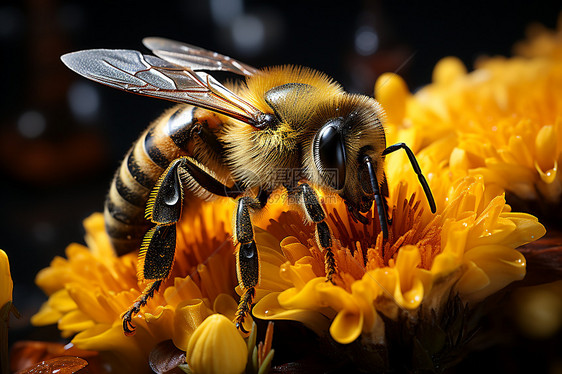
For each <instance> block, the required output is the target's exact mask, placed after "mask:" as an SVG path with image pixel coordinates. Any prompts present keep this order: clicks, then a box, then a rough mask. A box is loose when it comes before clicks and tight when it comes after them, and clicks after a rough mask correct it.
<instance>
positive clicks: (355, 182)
mask: <svg viewBox="0 0 562 374" xmlns="http://www.w3.org/2000/svg"><path fill="white" fill-rule="evenodd" d="M383 121H384V112H383V110H382V108H381V106H380V104H379V103H378V102H377V101H375V100H374V99H372V98H369V97H367V96H362V95H350V94H343V95H339V96H337V97H336V98H334V99H333V100H330V101H328V102H327V103H326V104H324V105H322V106H321V107H320V108H319V109H318V110H317V111H316V113H315V114H314V115H313V116H312V118H311V123H312V126H311V129H314V130H313V131H314V132H313V133H311V134H309V139H310V140H309V143H308V144H307V145H306V147H305V148H306V149H305V159H304V163H305V165H304V166H305V170H307V171H308V174H309V178H310V180H311V181H312V182H313V183H315V184H317V185H320V186H323V187H325V188H327V189H328V190H330V191H331V192H333V193H337V194H339V195H340V196H341V197H342V198H343V199H344V201H345V202H346V204H347V206H348V208H349V209H350V211H352V213H354V215H355V216H357V215H356V214H355V213H357V212H362V213H365V212H367V211H368V210H369V209H370V208H371V206H372V204H373V200H374V194H373V188H372V185H371V181H372V179H371V178H370V175H369V170H367V167H366V166H365V163H364V158H365V157H369V159H370V160H372V171H374V173H375V174H376V180H378V182H379V183H380V182H382V181H383V180H384V170H383V163H384V156H383V155H382V152H383V151H384V149H385V147H386V140H385V134H384V128H383Z"/></svg>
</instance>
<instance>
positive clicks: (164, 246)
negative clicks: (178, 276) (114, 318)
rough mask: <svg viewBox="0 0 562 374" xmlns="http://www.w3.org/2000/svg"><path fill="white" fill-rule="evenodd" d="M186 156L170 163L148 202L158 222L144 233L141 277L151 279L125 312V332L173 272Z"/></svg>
mask: <svg viewBox="0 0 562 374" xmlns="http://www.w3.org/2000/svg"><path fill="white" fill-rule="evenodd" d="M184 163H185V160H184V159H183V158H179V159H176V160H174V161H172V162H171V163H170V165H169V166H168V168H167V169H166V171H164V173H162V176H161V177H160V179H159V180H158V182H157V183H156V185H155V186H154V188H153V190H152V192H151V194H150V199H149V200H148V203H147V208H146V218H147V219H149V220H150V221H151V222H152V223H154V224H155V227H153V228H152V229H150V230H148V232H147V233H146V235H145V236H144V239H143V242H142V245H141V248H140V251H139V260H138V265H137V268H138V278H139V280H140V281H141V282H142V281H144V280H146V281H149V282H150V283H148V285H147V287H146V288H145V290H144V291H143V293H142V294H141V296H140V297H139V298H138V299H137V300H136V301H135V303H134V304H133V305H132V306H131V307H130V308H129V310H128V311H127V312H125V314H123V317H122V318H123V331H124V332H125V334H126V335H132V334H134V331H135V326H134V325H133V323H132V319H133V317H134V316H135V315H136V314H137V313H138V312H139V311H140V308H141V307H143V306H144V305H146V303H147V302H148V300H149V299H150V298H151V297H153V296H154V293H155V292H157V291H158V288H160V285H161V284H162V282H163V281H164V280H165V279H166V278H167V277H168V275H169V274H170V270H171V269H172V265H173V263H174V256H175V250H176V225H175V224H176V222H178V221H179V219H180V218H181V210H182V206H183V185H182V181H181V173H182V172H183V169H182V165H183V164H184Z"/></svg>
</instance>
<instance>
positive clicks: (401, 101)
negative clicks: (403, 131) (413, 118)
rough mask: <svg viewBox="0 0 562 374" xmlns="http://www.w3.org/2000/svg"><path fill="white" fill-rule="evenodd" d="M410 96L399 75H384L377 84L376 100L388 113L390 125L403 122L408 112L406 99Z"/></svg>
mask: <svg viewBox="0 0 562 374" xmlns="http://www.w3.org/2000/svg"><path fill="white" fill-rule="evenodd" d="M409 96H410V92H409V91H408V87H407V86H406V82H404V80H403V79H402V78H401V77H400V76H399V75H397V74H394V73H384V74H382V75H381V76H379V78H378V79H377V81H376V83H375V98H376V99H377V101H378V102H379V103H380V104H381V105H382V107H383V108H384V110H385V111H386V115H387V118H388V122H390V123H393V124H399V123H401V122H402V119H403V118H404V114H405V112H406V99H407V98H408V97H409Z"/></svg>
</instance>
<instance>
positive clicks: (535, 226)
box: [501, 213, 546, 248]
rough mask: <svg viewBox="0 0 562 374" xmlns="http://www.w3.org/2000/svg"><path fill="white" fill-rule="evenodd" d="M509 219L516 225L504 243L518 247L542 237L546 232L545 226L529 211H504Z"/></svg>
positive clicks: (504, 215)
mask: <svg viewBox="0 0 562 374" xmlns="http://www.w3.org/2000/svg"><path fill="white" fill-rule="evenodd" d="M502 216H503V217H505V218H506V219H509V220H510V221H511V222H512V223H513V224H514V225H515V227H516V229H515V230H513V231H512V232H511V233H510V234H509V235H508V236H506V237H505V238H504V239H503V240H502V243H501V244H503V245H506V246H509V247H513V248H517V247H519V246H521V245H524V244H527V243H530V242H532V241H535V240H537V239H540V238H542V237H543V236H544V234H546V229H545V227H544V226H543V225H542V224H541V223H540V222H539V221H538V219H537V218H536V217H534V216H532V215H530V214H527V213H504V214H503V215H502Z"/></svg>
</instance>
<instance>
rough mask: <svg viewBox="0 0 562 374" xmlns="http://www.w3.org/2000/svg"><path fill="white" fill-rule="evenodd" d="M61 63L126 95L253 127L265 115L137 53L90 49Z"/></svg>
mask: <svg viewBox="0 0 562 374" xmlns="http://www.w3.org/2000/svg"><path fill="white" fill-rule="evenodd" d="M61 60H62V61H63V62H64V64H65V65H66V66H68V67H69V68H70V69H71V70H73V71H75V72H77V73H78V74H80V75H82V76H84V77H86V78H88V79H91V80H93V81H96V82H99V83H102V84H105V85H108V86H111V87H115V88H118V89H121V90H124V91H130V92H134V93H136V94H140V95H146V96H152V97H157V98H161V99H166V100H171V101H175V102H179V103H186V104H192V105H196V106H198V107H201V108H205V109H209V110H212V111H214V112H218V113H222V114H225V115H227V116H229V117H232V118H235V119H237V120H240V121H243V122H246V123H249V124H251V125H254V124H255V123H256V121H257V119H258V118H259V116H260V115H262V112H261V111H259V110H258V109H257V108H255V107H254V106H252V105H251V104H249V103H248V102H246V101H245V100H243V99H241V98H240V97H238V96H237V95H236V94H235V93H233V92H232V91H230V90H229V89H227V88H226V87H224V86H223V85H222V84H220V83H219V82H218V81H217V80H216V79H214V78H213V77H212V76H210V75H209V74H207V73H205V72H203V71H196V70H194V69H191V68H188V67H182V66H178V65H176V64H173V63H171V62H169V61H165V60H163V59H161V58H158V57H155V56H150V55H143V54H142V53H140V52H138V51H133V50H122V49H91V50H85V51H79V52H73V53H68V54H65V55H63V56H61Z"/></svg>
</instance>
